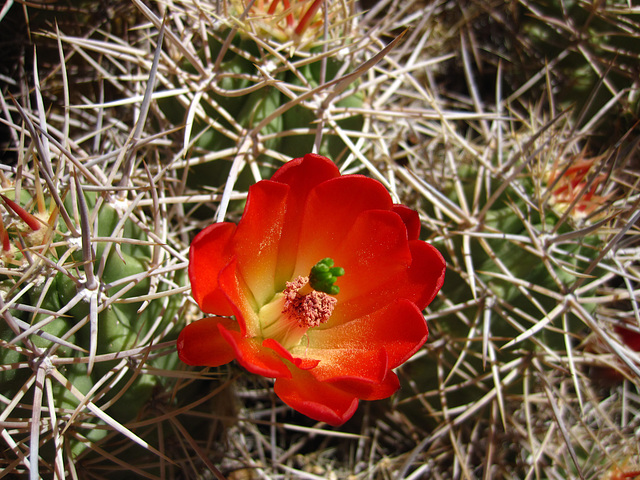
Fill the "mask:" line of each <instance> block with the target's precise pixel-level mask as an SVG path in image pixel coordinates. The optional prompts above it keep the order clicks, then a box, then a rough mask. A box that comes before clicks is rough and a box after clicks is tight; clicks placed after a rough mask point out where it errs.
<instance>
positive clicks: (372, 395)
mask: <svg viewBox="0 0 640 480" xmlns="http://www.w3.org/2000/svg"><path fill="white" fill-rule="evenodd" d="M328 383H330V384H331V385H334V386H336V387H338V388H339V389H340V390H344V391H345V392H349V393H351V394H353V395H355V396H356V397H358V398H359V399H360V400H382V399H383V398H389V397H390V396H391V395H393V394H394V393H396V392H397V391H398V389H399V388H400V380H398V376H397V375H396V374H395V373H393V372H392V371H388V372H387V376H386V377H385V378H384V379H383V380H382V381H381V382H379V383H373V382H368V381H365V380H363V379H361V378H340V379H336V380H330V381H329V382H328Z"/></svg>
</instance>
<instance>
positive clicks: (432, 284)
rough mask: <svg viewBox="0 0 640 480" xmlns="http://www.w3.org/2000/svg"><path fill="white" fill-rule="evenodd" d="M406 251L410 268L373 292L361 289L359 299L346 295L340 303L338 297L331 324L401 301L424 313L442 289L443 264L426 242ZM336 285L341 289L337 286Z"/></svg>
mask: <svg viewBox="0 0 640 480" xmlns="http://www.w3.org/2000/svg"><path fill="white" fill-rule="evenodd" d="M409 249H410V251H411V257H412V260H411V265H410V266H409V267H408V268H406V269H403V270H402V271H401V272H400V273H399V274H397V275H395V276H390V277H387V278H385V279H384V280H385V281H384V282H383V283H381V284H379V285H378V286H377V287H376V288H375V289H373V290H368V291H367V290H364V289H362V290H361V291H360V295H359V296H354V297H349V298H347V296H346V295H345V297H344V298H343V299H342V300H341V299H340V297H339V296H338V305H337V306H336V309H335V311H334V312H333V315H332V320H331V321H336V322H342V321H348V320H350V319H354V318H358V317H361V316H363V315H366V314H368V313H371V312H373V311H375V310H378V309H381V308H383V307H384V306H385V305H386V304H388V303H389V300H390V299H399V298H404V299H407V300H409V301H411V302H413V303H415V304H416V305H417V307H418V310H424V309H425V308H426V306H427V305H429V303H431V301H432V300H433V299H434V297H435V296H436V294H437V293H438V291H439V290H440V287H442V284H443V282H444V276H445V271H446V263H445V261H444V258H442V255H441V254H440V252H438V250H436V249H435V248H434V247H432V246H431V245H429V244H428V243H426V242H423V241H420V240H413V241H410V242H409ZM345 276H346V273H345ZM336 284H337V285H340V284H339V283H338V282H336ZM345 288H346V287H345ZM338 295H341V293H340V294H338Z"/></svg>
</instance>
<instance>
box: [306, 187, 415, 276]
mask: <svg viewBox="0 0 640 480" xmlns="http://www.w3.org/2000/svg"><path fill="white" fill-rule="evenodd" d="M392 206H393V203H392V201H391V197H390V196H389V193H388V192H387V190H386V189H385V188H384V186H383V185H382V184H381V183H380V182H377V181H375V180H373V179H371V178H367V177H363V176H360V175H349V176H344V177H340V178H334V179H331V180H327V181H326V182H323V183H321V184H320V185H318V186H317V187H316V188H314V189H313V190H312V191H311V192H310V194H309V198H308V200H307V206H306V209H305V211H304V214H303V215H304V217H303V221H302V226H301V231H300V239H299V243H300V245H301V246H304V248H300V249H299V251H298V260H297V262H296V269H295V271H294V276H298V275H307V274H308V273H309V270H310V269H311V267H312V266H313V265H315V264H316V263H317V262H318V261H319V260H322V259H323V258H325V257H328V256H332V253H333V251H334V250H335V249H336V248H337V247H338V245H340V244H341V243H342V241H343V240H344V239H345V237H346V236H347V235H348V233H349V231H350V230H351V228H352V227H353V225H354V223H355V222H356V219H357V218H358V216H359V215H360V214H361V213H362V212H364V211H367V210H390V209H391V208H392ZM402 228H403V229H404V226H403V227H402Z"/></svg>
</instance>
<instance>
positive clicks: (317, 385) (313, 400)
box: [274, 368, 358, 427]
mask: <svg viewBox="0 0 640 480" xmlns="http://www.w3.org/2000/svg"><path fill="white" fill-rule="evenodd" d="M292 370H293V371H292V377H291V378H289V379H287V378H278V379H277V380H276V383H275V385H274V391H275V392H276V395H278V397H280V398H281V399H282V401H283V402H284V403H286V404H287V405H289V406H290V407H291V408H293V409H294V410H297V411H298V412H300V413H302V414H304V415H306V416H308V417H311V418H313V419H315V420H318V421H321V422H326V423H328V424H329V425H333V426H334V427H337V426H340V425H342V424H343V423H344V422H346V421H347V420H349V419H350V418H351V417H352V416H353V414H354V413H355V411H356V409H357V408H358V398H357V397H355V396H354V395H352V394H350V393H347V392H344V391H343V390H340V389H339V388H336V387H335V386H333V385H331V384H328V383H324V382H319V381H317V380H316V379H315V378H314V377H313V375H311V374H310V373H309V372H308V371H305V370H300V369H298V368H294V369H292Z"/></svg>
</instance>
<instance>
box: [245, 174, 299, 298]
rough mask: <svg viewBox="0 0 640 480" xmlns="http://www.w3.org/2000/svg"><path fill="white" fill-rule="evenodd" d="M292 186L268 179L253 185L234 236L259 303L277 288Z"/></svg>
mask: <svg viewBox="0 0 640 480" xmlns="http://www.w3.org/2000/svg"><path fill="white" fill-rule="evenodd" d="M288 191H289V187H288V186H287V185H283V184H280V183H276V182H272V181H268V180H264V181H261V182H258V183H256V184H255V185H253V186H251V188H249V196H248V198H247V205H246V207H245V209H244V213H243V215H242V220H240V223H239V224H238V229H237V230H236V234H235V236H234V238H233V247H234V251H235V253H236V257H237V259H238V269H239V270H240V272H241V274H242V276H243V278H244V279H245V281H246V283H247V286H248V287H249V289H250V290H251V292H252V293H253V296H254V298H255V300H256V303H257V304H258V305H264V304H265V303H267V302H268V301H269V300H270V299H271V298H272V297H273V294H274V292H275V291H276V288H275V285H274V282H275V272H276V269H277V266H278V265H277V262H278V249H279V246H280V238H281V236H282V227H283V223H284V216H285V211H286V200H287V193H288Z"/></svg>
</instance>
